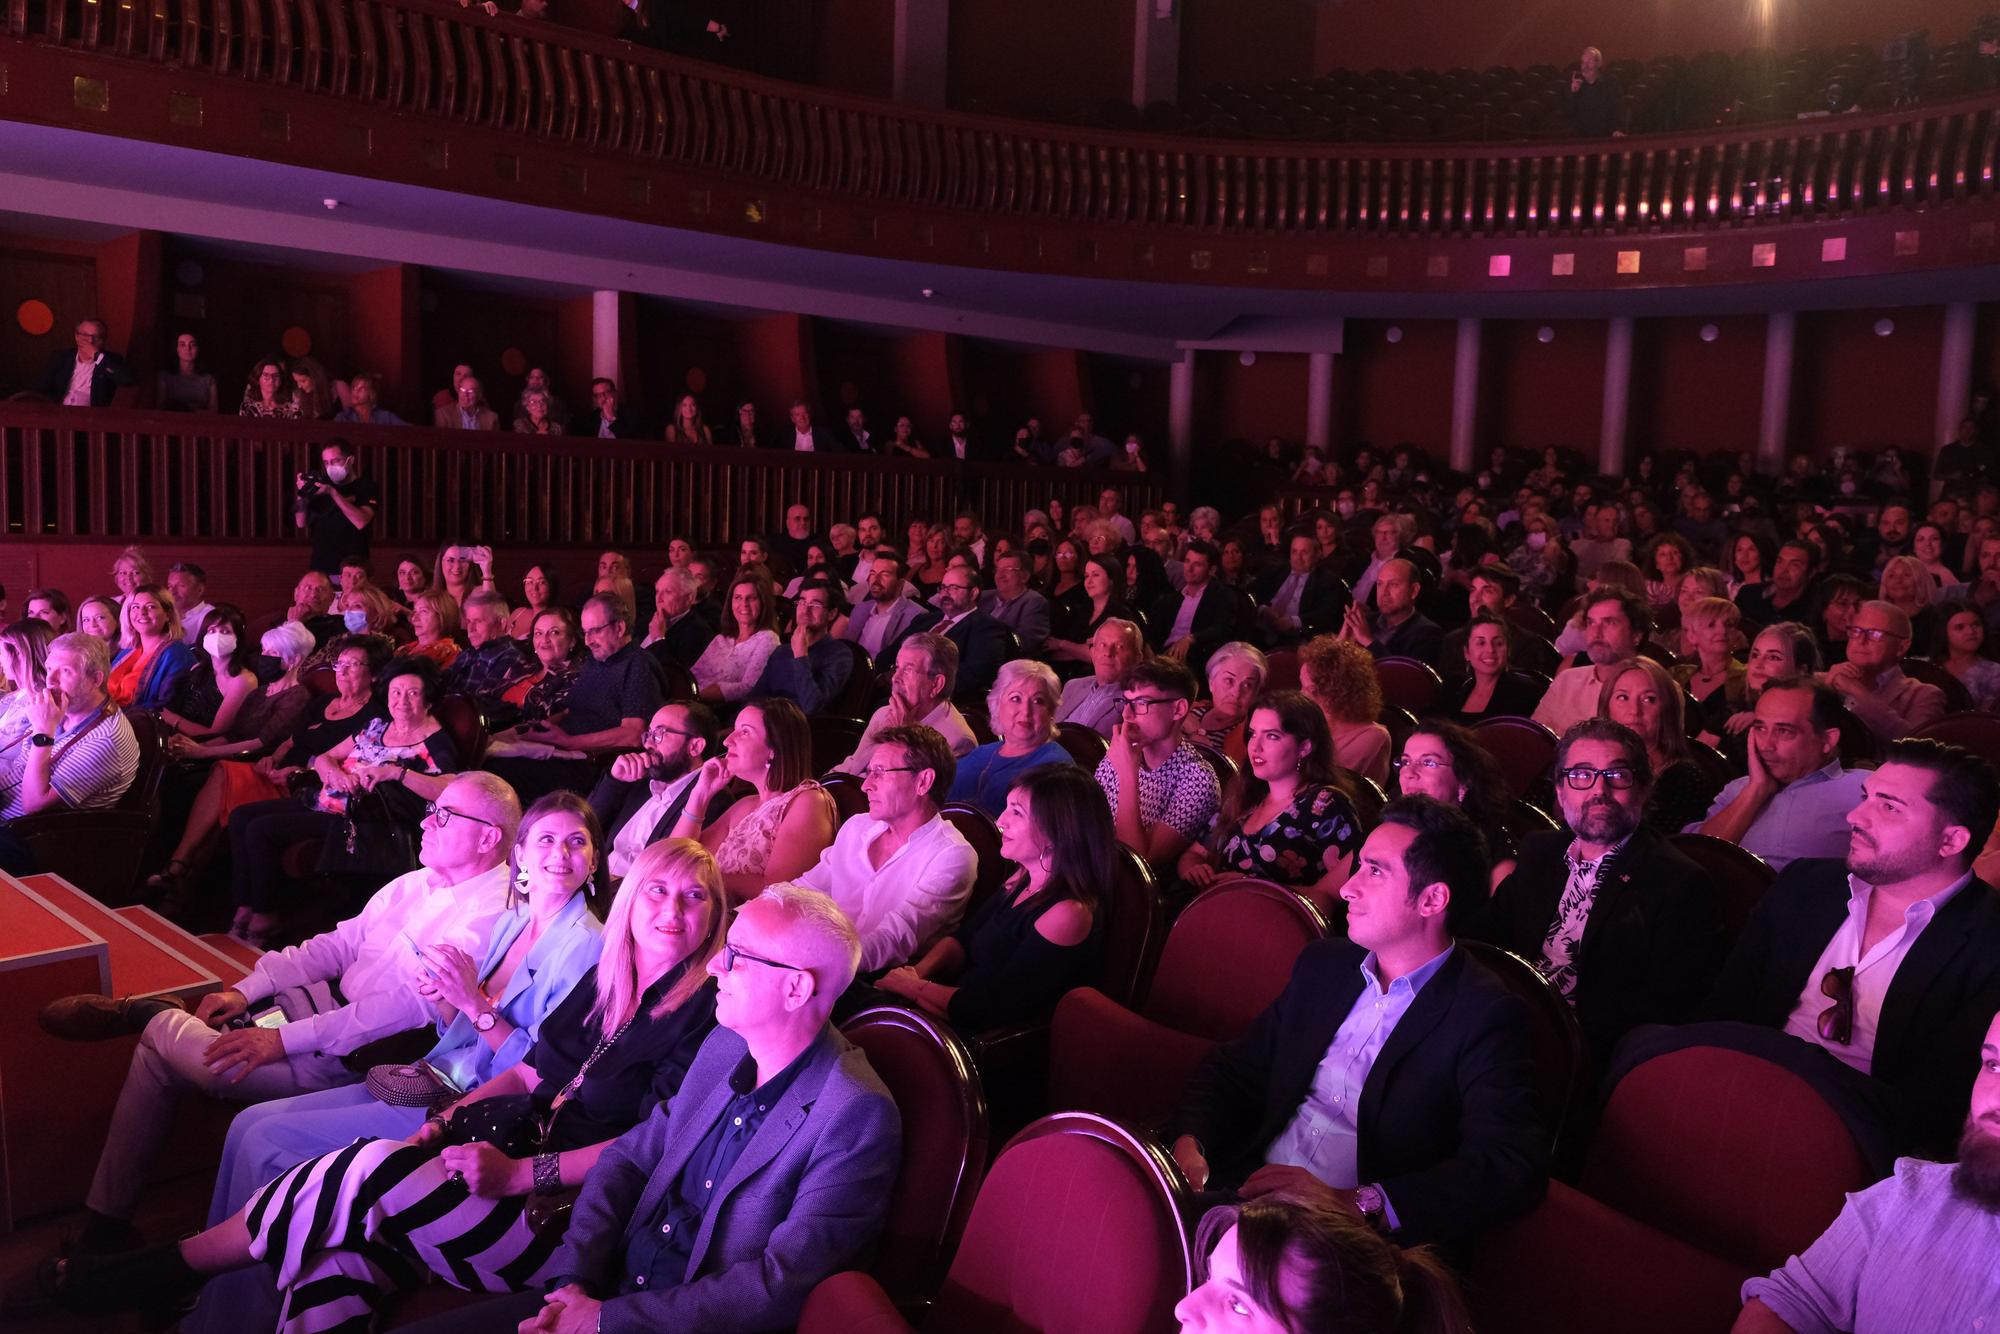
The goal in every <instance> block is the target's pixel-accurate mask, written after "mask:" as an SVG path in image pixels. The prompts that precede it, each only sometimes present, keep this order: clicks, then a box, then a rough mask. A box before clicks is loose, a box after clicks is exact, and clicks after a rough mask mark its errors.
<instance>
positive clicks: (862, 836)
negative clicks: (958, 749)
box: [799, 723, 979, 973]
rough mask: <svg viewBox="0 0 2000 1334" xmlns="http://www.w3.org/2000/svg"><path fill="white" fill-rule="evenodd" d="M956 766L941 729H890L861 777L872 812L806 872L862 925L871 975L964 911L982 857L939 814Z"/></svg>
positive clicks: (865, 967)
mask: <svg viewBox="0 0 2000 1334" xmlns="http://www.w3.org/2000/svg"><path fill="white" fill-rule="evenodd" d="M957 770H958V761H957V760H956V759H954V758H953V757H952V753H951V747H950V746H949V745H948V744H947V743H946V742H945V739H944V738H943V737H942V736H940V735H939V734H938V733H937V731H936V730H935V729H933V728H929V727H925V726H923V725H922V724H921V723H920V724H917V725H915V726H911V727H892V728H889V729H887V730H886V731H885V732H884V733H883V734H882V736H881V737H880V738H879V739H878V741H877V743H876V746H875V751H874V754H873V755H872V756H871V757H870V759H869V761H868V767H867V769H866V770H865V776H864V777H863V778H862V780H861V790H862V791H864V792H866V793H867V794H868V813H867V814H866V815H857V816H855V817H854V818H853V819H851V820H849V821H848V822H847V823H845V824H843V825H842V826H841V827H840V832H839V833H838V834H836V835H834V839H833V846H831V847H829V848H828V849H827V850H826V851H825V852H824V853H822V854H820V859H819V862H818V864H817V865H815V866H814V867H813V868H812V869H811V870H810V871H807V872H806V873H805V874H804V875H802V876H800V877H799V883H800V884H803V885H809V886H811V887H812V888H814V889H816V890H819V891H820V892H821V893H822V894H826V895H828V896H829V897H831V898H832V899H833V901H834V902H835V903H837V904H839V905H840V910H841V911H842V912H844V913H846V914H847V916H848V918H849V919H850V920H851V921H852V922H853V923H854V929H855V931H856V933H858V934H859V935H860V937H861V971H862V972H863V973H878V972H881V971H882V970H883V969H885V968H894V967H898V966H900V965H902V964H906V963H911V962H913V961H915V960H916V959H918V958H921V957H922V956H923V953H924V951H926V950H928V949H929V948H930V947H931V946H932V945H933V944H935V943H936V942H937V941H938V940H939V939H940V938H942V937H943V936H944V935H945V933H946V932H948V931H950V930H951V929H952V928H953V927H954V926H956V925H957V924H958V919H959V918H960V917H961V916H963V915H964V913H965V903H966V900H967V898H969V897H970V896H971V894H972V883H973V881H974V880H976V879H977V878H978V875H979V858H978V856H977V855H976V854H975V853H974V852H973V850H972V845H971V844H970V843H967V842H966V841H965V837H964V835H962V834H960V833H959V832H958V830H956V829H954V828H952V826H951V825H950V824H948V823H946V821H945V819H944V817H943V816H941V815H939V814H938V808H937V801H936V799H935V797H934V795H933V794H935V793H939V792H946V791H949V790H950V789H951V780H952V778H953V776H954V775H955V774H956V773H957Z"/></svg>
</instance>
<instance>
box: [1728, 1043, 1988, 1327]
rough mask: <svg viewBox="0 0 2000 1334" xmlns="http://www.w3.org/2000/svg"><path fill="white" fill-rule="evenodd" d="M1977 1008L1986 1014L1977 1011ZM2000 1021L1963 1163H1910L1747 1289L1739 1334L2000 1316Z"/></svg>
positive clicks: (1975, 1100) (1983, 1055)
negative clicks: (1999, 1263)
mask: <svg viewBox="0 0 2000 1334" xmlns="http://www.w3.org/2000/svg"><path fill="white" fill-rule="evenodd" d="M1982 1013H1984V1012H1983V1011H1982ZM1996 1254H2000V1015H1996V1016H1995V1017H1994V1018H1993V1020H1992V1022H1991V1023H1990V1024H1988V1025H1987V1027H1986V1035H1985V1039H1984V1042H1983V1044H1982V1045H1981V1047H1980V1049H1979V1065H1978V1069H1977V1072H1976V1075H1975V1077H1974V1079H1973V1081H1972V1103H1971V1110H1970V1112H1969V1113H1968V1114H1967V1116H1966V1118H1965V1126H1964V1130H1963V1131H1962V1132H1961V1134H1960V1136H1959V1140H1958V1161H1957V1163H1955V1164H1954V1163H1933V1162H1925V1161H1923V1160H1922V1159H1918V1158H1904V1159H1901V1160H1900V1161H1898V1162H1897V1164H1896V1171H1895V1174H1894V1175H1893V1176H1891V1177H1889V1179H1888V1180H1886V1181H1880V1182H1877V1183H1876V1184H1875V1185H1873V1186H1870V1187H1869V1188H1868V1189H1867V1190H1864V1191H1858V1192H1856V1193H1855V1194H1853V1195H1850V1196H1848V1197H1847V1205H1846V1207H1845V1208H1843V1209H1842V1210H1841V1211H1840V1216H1839V1217H1838V1218H1836V1219H1834V1220H1833V1224H1832V1226H1830V1227H1828V1228H1827V1230H1826V1231H1825V1232H1823V1233H1821V1234H1820V1237H1819V1240H1817V1241H1815V1242H1814V1243H1813V1244H1812V1245H1810V1246H1808V1247H1807V1248H1806V1249H1805V1252H1804V1253H1803V1254H1801V1255H1795V1256H1793V1257H1792V1258H1791V1259H1790V1260H1787V1261H1786V1262H1785V1264H1784V1266H1783V1267H1782V1268H1780V1269H1779V1270H1778V1271H1777V1272H1775V1273H1773V1274H1772V1275H1771V1276H1770V1277H1769V1278H1753V1279H1751V1280H1750V1281H1749V1282H1748V1283H1745V1284H1744V1285H1743V1313H1742V1314H1741V1315H1740V1316H1738V1317H1737V1320H1736V1324H1735V1326H1734V1330H1733V1334H1789V1332H1790V1331H1801V1334H1803V1331H1807V1330H1837V1329H1847V1330H1854V1331H1856V1334H1872V1332H1873V1331H1877V1330H1882V1331H1903V1330H1945V1329H1978V1328H1980V1327H1981V1326H1982V1324H1984V1323H1985V1321H1986V1318H1987V1317H1989V1316H1991V1315H1992V1314H1993V1313H1994V1312H1995V1311H2000V1266H1996V1265H1995V1264H1994V1263H1993V1257H1994V1256H1995V1255H1996Z"/></svg>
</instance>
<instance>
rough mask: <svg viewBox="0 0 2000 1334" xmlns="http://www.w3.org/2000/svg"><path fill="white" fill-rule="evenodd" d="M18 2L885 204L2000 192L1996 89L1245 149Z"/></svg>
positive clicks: (187, 15)
mask: <svg viewBox="0 0 2000 1334" xmlns="http://www.w3.org/2000/svg"><path fill="white" fill-rule="evenodd" d="M176 3H178V5H179V6H180V12H179V14H178V16H175V15H173V14H172V12H171V10H172V6H170V5H169V4H167V3H166V0H152V2H151V3H126V4H122V5H120V6H118V7H117V8H116V11H115V15H114V16H113V18H112V19H111V21H109V22H106V21H103V14H102V10H103V6H101V5H100V4H98V3H96V0H35V2H33V3H31V0H7V8H6V32H7V33H8V34H9V35H11V36H15V37H21V38H27V39H29V40H33V41H39V42H45V43H51V44H55V45H60V46H64V47H71V48H87V49H91V50H94V51H98V52H101V53H104V54H110V55H116V56H119V57H121V58H128V59H132V60H138V61H147V62H152V63H155V64H160V65H165V66H169V67H177V68H184V69H187V70H201V71H207V72H208V73H210V74H216V75H229V76H234V77H237V78H242V79H249V80H255V81H260V82H265V83H270V84H275V85H281V86H286V87H290V88H293V89H297V90H300V91H308V92H314V93H318V94H322V95H325V96H330V97H334V98H339V99H343V100H346V101H349V102H361V103H368V104H372V105H374V106H377V107H380V108H383V109H385V110H389V111H395V112H407V113H413V114H416V115H421V116H432V117H440V118H445V119H449V120H453V121H459V122H464V123H469V124H473V125H478V126H485V127H490V128H494V129H499V130H506V131H512V132H518V133H523V134H530V135H535V136H538V137H540V138H544V139H552V140H559V141H563V142H566V143H569V144H573V145H574V146H576V147H577V148H580V149H587V150H591V151H595V152H601V153H610V154H618V155H623V156H626V157H630V158H637V159H645V160H658V161H665V162H671V163H674V164H677V165H683V166H689V167H696V168H709V169H713V170H716V171H720V172H728V173H731V174H733V175H735V176H738V177H743V178H748V179H753V180H757V181H760V182H767V183H769V184H770V185H772V186H775V187H798V188H804V189H810V190H822V191H832V192H837V193H839V194H841V195H843V196H848V197H853V198H858V199H862V200H868V201H879V202H881V203H882V204H883V205H885V206H887V205H901V206H910V207H927V208H938V209H957V210H966V211H973V212H979V213H994V214H998V215H1002V216H1007V217H1014V218H1023V219H1032V220H1036V221H1046V222H1050V223H1062V224H1089V223H1115V224H1118V225H1122V226H1134V227H1146V228H1193V229H1199V230H1201V231H1204V232H1210V233H1216V234H1222V235H1261V234H1277V235H1313V234H1341V233H1371V234H1383V235H1401V236H1428V237H1454V236H1456V237H1463V236H1468V235H1492V236H1517V235H1524V234H1550V233H1553V234H1577V235H1621V234H1627V233H1634V232H1641V231H1649V230H1656V229H1659V228H1662V227H1672V228H1675V229H1700V228H1712V227H1739V226H1743V225H1754V224H1768V223H1779V222H1800V221H1809V220H1812V219H1815V218H1822V217H1836V216H1837V217H1845V216H1849V215H1853V214H1857V213H1867V212H1873V211H1880V210H1887V209H1911V208H1917V207H1927V206H1934V205H1936V204H1939V203H1943V202H1947V201H1951V200H1955V199H1963V198H1968V197H1972V196H1978V195H1985V194H1987V193H1990V192H1991V191H1992V190H1993V189H1994V172H1995V154H1996V151H2000V99H1996V98H1995V97H1994V96H1993V95H1992V94H1983V95H1980V96H1977V97H1970V98H1961V99H1957V100H1953V101H1946V102H1939V103H1936V104H1932V105H1927V106H1918V107H1914V108H1909V109H1905V110H1902V111H1896V112H1889V113H1883V114H1878V115H1868V116H1853V115H1850V116H1839V117H1832V118H1824V119H1816V120H1808V121H1794V122H1787V123H1782V124H1776V125H1765V126H1757V127H1753V128H1748V129H1741V130H1731V131H1725V132H1714V133H1707V134H1696V135H1676V136H1664V137H1641V138H1630V139H1623V140H1603V141H1594V142H1590V143H1581V144H1578V143H1570V144H1542V143H1533V144H1518V145H1499V144H1473V145H1430V144H1423V145H1394V146H1386V145H1385V146H1356V145H1347V144H1298V143H1274V144H1245V143H1241V142H1236V141H1228V142H1215V141H1202V140H1194V139H1176V138H1169V137H1165V136H1158V135H1143V134H1119V133H1113V132H1108V131H1093V130H1078V129H1072V128H1068V127H1062V126H1053V125H1037V124H1033V123H1029V122H1022V121H1012V120H1004V119H1000V118H997V117H987V116H974V115H968V114H961V113H953V112H944V111H934V110H927V109H922V108H913V107H903V106H897V105H894V104H891V103H888V102H883V101H876V100H871V99H866V98H860V97H853V96H848V95H845V94H840V93H835V92H830V91H827V90H823V89H815V88H807V87H802V86H798V85H793V84H786V83H780V82H777V81H775V80H769V79H762V78H757V77H755V76H751V75H746V74H741V73H737V72H734V71H730V70H726V69H722V68H720V67H716V66H711V65H707V64H703V63H701V62H698V61H692V60H685V59H678V58H675V57H670V56H665V55H661V54H658V53H655V52H652V51H650V50H647V49H644V48H640V47H635V46H633V45H631V44H630V43H627V42H620V41H614V40H609V39H606V38H603V37H598V36H594V35H592V34H590V33H588V32H584V31H580V30H577V29H567V28H562V27H556V26H553V25H550V24H546V23H531V22H526V21H523V20H519V19H513V18H491V19H489V18H487V17H485V16H484V15H482V14H480V13H479V12H478V11H476V10H461V9H460V8H459V7H458V6H457V5H455V4H453V3H451V0H176Z"/></svg>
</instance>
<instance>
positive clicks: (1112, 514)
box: [1097, 486, 1139, 547]
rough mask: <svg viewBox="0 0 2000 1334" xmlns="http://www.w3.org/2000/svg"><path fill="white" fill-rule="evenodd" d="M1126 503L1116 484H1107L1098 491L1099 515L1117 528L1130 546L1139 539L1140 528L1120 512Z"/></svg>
mask: <svg viewBox="0 0 2000 1334" xmlns="http://www.w3.org/2000/svg"><path fill="white" fill-rule="evenodd" d="M1124 504H1125V497H1124V496H1123V495H1122V494H1121V493H1120V492H1119V490H1118V488H1117V487H1115V486H1107V487H1105V488H1104V489H1103V490H1101V491H1099V492H1098V493H1097V517H1098V518H1099V519H1101V520H1102V521H1103V522H1105V523H1108V524H1110V525H1111V526H1112V527H1113V528H1116V529H1117V530H1118V535H1119V536H1120V537H1122V538H1124V539H1125V545H1126V546H1128V547H1129V546H1131V545H1132V544H1133V543H1134V542H1137V541H1138V540H1139V530H1138V529H1136V528H1134V527H1133V526H1132V521H1131V520H1130V519H1128V518H1126V517H1125V516H1124V515H1123V514H1121V513H1119V510H1120V509H1121V508H1122V507H1123V506H1124Z"/></svg>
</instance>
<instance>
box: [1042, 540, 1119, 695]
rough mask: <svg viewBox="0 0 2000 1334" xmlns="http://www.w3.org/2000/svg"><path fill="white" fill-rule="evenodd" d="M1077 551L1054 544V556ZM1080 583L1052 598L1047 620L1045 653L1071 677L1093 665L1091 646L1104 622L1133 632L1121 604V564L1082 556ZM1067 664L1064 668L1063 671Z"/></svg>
mask: <svg viewBox="0 0 2000 1334" xmlns="http://www.w3.org/2000/svg"><path fill="white" fill-rule="evenodd" d="M1065 550H1069V551H1079V550H1081V548H1079V547H1078V546H1077V544H1076V543H1075V542H1073V541H1071V540H1070V539H1068V538H1065V539H1063V540H1062V541H1061V542H1059V543H1057V544H1056V556H1057V559H1058V561H1060V560H1061V558H1062V555H1063V552H1064V551H1065ZM1081 578H1082V581H1081V582H1080V583H1078V584H1077V585H1076V586H1075V587H1073V588H1071V589H1070V590H1068V591H1067V592H1064V593H1057V594H1055V595H1054V596H1055V603H1054V612H1053V614H1052V615H1051V618H1050V627H1049V639H1048V652H1049V656H1050V657H1051V658H1052V659H1054V661H1055V663H1056V664H1057V666H1058V667H1059V668H1060V669H1062V670H1063V672H1064V675H1066V676H1070V677H1075V676H1080V675H1082V674H1083V668H1084V667H1085V666H1087V665H1089V664H1091V663H1093V662H1094V661H1095V653H1094V652H1093V649H1092V645H1093V644H1094V643H1095V642H1096V636H1097V632H1098V631H1099V630H1100V629H1102V628H1103V626H1104V624H1105V622H1107V621H1114V620H1115V621H1123V622H1125V623H1126V624H1128V625H1132V626H1133V627H1134V628H1135V629H1136V628H1137V624H1136V622H1134V621H1133V620H1132V609H1131V607H1130V605H1128V604H1127V602H1126V601H1125V562H1124V561H1122V560H1120V559H1118V558H1117V557H1115V556H1099V555H1092V556H1086V557H1085V558H1084V559H1083V573H1082V577H1081ZM1064 664H1067V667H1064Z"/></svg>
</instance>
